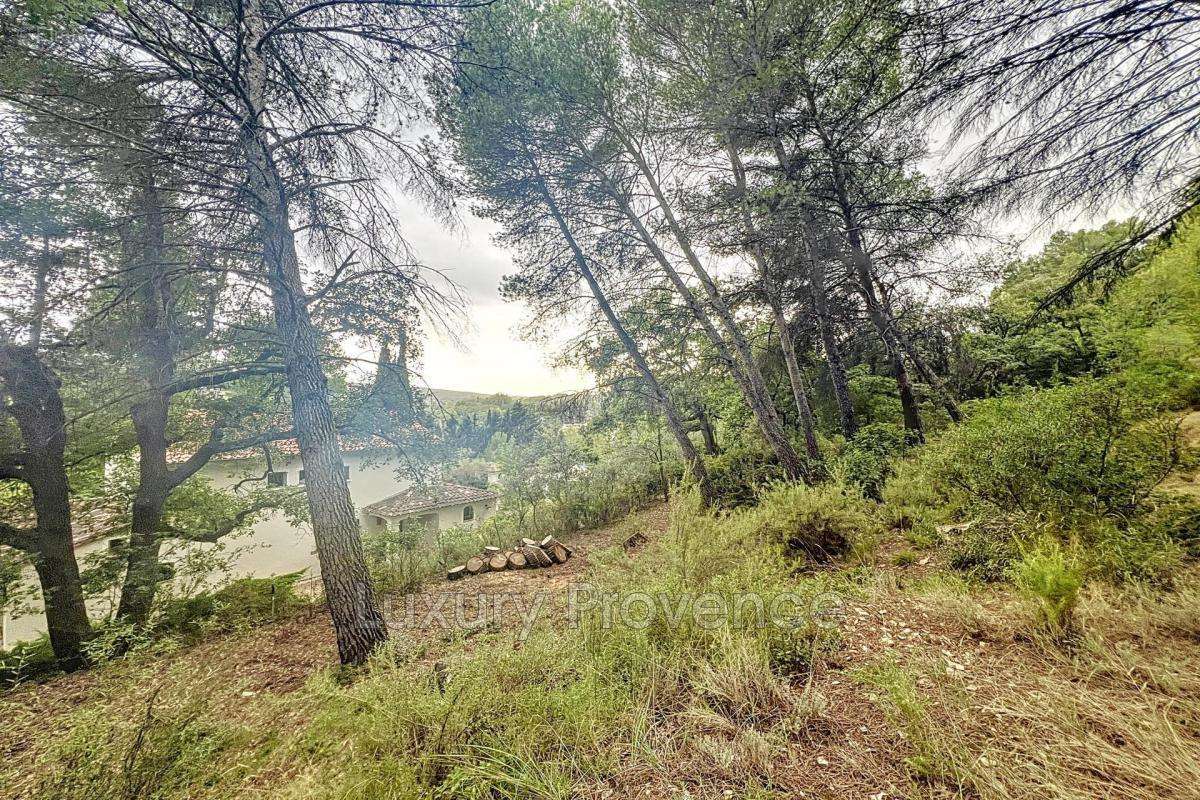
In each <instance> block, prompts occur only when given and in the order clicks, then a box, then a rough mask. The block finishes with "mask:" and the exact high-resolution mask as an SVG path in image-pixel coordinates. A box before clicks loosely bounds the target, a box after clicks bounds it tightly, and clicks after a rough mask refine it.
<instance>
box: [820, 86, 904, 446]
mask: <svg viewBox="0 0 1200 800" xmlns="http://www.w3.org/2000/svg"><path fill="white" fill-rule="evenodd" d="M801 88H802V90H803V92H804V96H805V100H806V101H807V103H808V109H809V113H810V114H811V115H812V121H813V123H814V125H815V126H816V132H817V137H818V138H819V139H820V141H821V144H822V146H823V147H824V149H825V154H826V157H827V158H828V159H829V174H830V184H831V188H832V189H833V195H834V199H835V200H836V202H837V206H838V211H839V212H840V214H841V216H842V223H843V225H844V226H845V233H846V240H847V242H848V243H849V245H850V254H851V255H850V268H851V273H852V274H853V275H854V277H855V278H856V280H857V283H858V292H859V294H860V295H861V296H862V298H863V301H864V302H865V303H866V306H867V314H868V316H869V317H870V319H871V324H872V325H873V326H874V327H875V332H876V333H877V334H878V335H879V339H880V341H881V342H882V343H883V346H884V348H885V349H886V350H887V354H888V358H889V359H890V360H891V362H892V374H893V375H895V378H896V385H897V389H898V391H899V394H900V405H901V407H902V409H903V412H904V427H905V428H907V429H908V430H909V432H910V435H911V436H912V437H913V439H915V440H916V441H918V442H924V441H925V426H924V423H923V422H922V421H921V412H920V409H919V407H918V406H917V400H916V396H915V395H914V394H913V391H912V382H911V381H910V380H909V377H908V370H907V369H906V368H905V366H904V359H903V357H902V356H901V352H902V351H901V347H900V344H899V342H898V341H897V338H896V333H895V331H894V330H893V328H892V324H891V323H892V321H891V319H889V317H888V314H887V312H886V310H885V309H884V308H883V305H882V304H881V303H880V302H879V298H878V296H877V295H876V294H875V284H874V266H873V264H872V259H871V254H870V252H868V251H867V248H866V245H865V243H864V242H863V236H862V224H861V223H860V221H859V219H858V214H857V211H856V209H855V207H854V204H853V202H851V200H850V192H849V189H848V187H847V183H848V179H847V176H846V173H845V165H844V164H843V163H842V158H841V153H840V152H839V150H838V148H837V146H836V145H835V144H834V142H833V139H832V138H831V137H830V135H829V133H828V132H827V131H826V130H825V127H824V125H822V124H821V122H820V114H819V111H818V109H817V101H816V97H815V95H814V94H813V91H812V86H810V85H809V84H808V83H807V80H803V81H802V87H801Z"/></svg>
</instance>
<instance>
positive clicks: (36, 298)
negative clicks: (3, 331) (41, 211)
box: [29, 231, 51, 353]
mask: <svg viewBox="0 0 1200 800" xmlns="http://www.w3.org/2000/svg"><path fill="white" fill-rule="evenodd" d="M50 259H51V256H50V234H48V233H46V232H45V231H43V232H42V255H41V257H40V258H39V259H38V262H37V271H36V272H35V273H34V276H33V312H32V318H31V319H30V321H29V346H30V347H32V348H33V351H34V352H35V353H36V352H37V351H38V350H40V349H41V348H42V328H43V327H44V326H45V324H46V285H47V284H48V283H49V281H50Z"/></svg>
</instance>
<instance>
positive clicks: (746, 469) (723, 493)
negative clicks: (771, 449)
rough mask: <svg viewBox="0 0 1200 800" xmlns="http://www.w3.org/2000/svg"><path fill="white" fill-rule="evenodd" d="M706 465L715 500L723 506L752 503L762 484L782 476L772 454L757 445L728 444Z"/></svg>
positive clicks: (738, 505)
mask: <svg viewBox="0 0 1200 800" xmlns="http://www.w3.org/2000/svg"><path fill="white" fill-rule="evenodd" d="M706 466H707V467H708V478H709V480H710V481H711V482H712V486H713V492H714V494H715V495H716V498H717V502H718V503H719V504H720V505H722V506H724V507H726V508H741V507H744V506H750V505H753V504H754V502H755V501H756V500H757V499H758V491H759V489H760V488H761V487H762V486H765V485H766V484H769V483H771V482H774V481H780V480H783V478H784V475H783V469H782V468H780V466H779V464H778V462H776V461H775V458H774V457H773V456H772V455H771V454H770V453H768V452H767V451H766V450H764V449H762V448H758V447H731V448H728V449H726V450H724V451H723V452H721V453H720V455H716V456H713V457H712V458H710V459H708V461H707V464H706Z"/></svg>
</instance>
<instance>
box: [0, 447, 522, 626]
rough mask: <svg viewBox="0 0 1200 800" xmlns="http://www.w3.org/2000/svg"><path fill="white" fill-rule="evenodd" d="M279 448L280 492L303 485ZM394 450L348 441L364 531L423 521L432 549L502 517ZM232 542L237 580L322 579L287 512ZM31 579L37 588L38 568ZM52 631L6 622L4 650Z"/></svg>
mask: <svg viewBox="0 0 1200 800" xmlns="http://www.w3.org/2000/svg"><path fill="white" fill-rule="evenodd" d="M275 450H276V452H277V453H278V455H276V456H273V457H272V464H271V467H272V471H271V472H270V473H267V475H266V479H267V482H268V483H269V484H270V485H273V486H301V485H303V484H304V467H303V464H301V462H300V456H299V452H298V448H297V446H296V443H295V442H294V441H289V442H281V443H279V445H278V446H277V447H276V448H275ZM389 452H390V451H388V450H386V449H383V448H377V447H372V446H371V445H370V444H369V443H366V442H352V441H346V442H343V453H342V460H343V462H344V463H345V465H346V475H347V477H348V478H349V482H350V497H351V499H352V500H353V501H354V505H355V507H356V508H357V509H358V510H359V521H360V523H361V525H362V529H363V531H364V532H371V531H378V530H381V529H383V528H385V527H390V528H392V529H396V528H401V527H403V526H405V525H412V524H415V523H420V524H421V525H422V526H423V529H424V530H425V531H426V536H427V537H429V538H426V540H425V545H426V546H430V545H431V536H430V534H436V532H437V531H438V530H445V529H446V528H448V527H450V526H451V525H470V526H473V525H478V524H479V522H480V521H482V520H484V519H486V518H487V517H489V516H491V515H492V514H493V513H495V510H496V503H497V501H498V496H497V494H496V493H495V492H493V491H491V490H490V489H480V488H477V487H473V486H462V485H459V484H453V483H434V484H432V485H413V483H412V481H410V480H407V479H405V478H401V477H399V476H398V475H397V473H396V461H395V460H394V458H393V457H392V456H391V455H390V454H389ZM265 470H266V463H265V461H264V459H263V458H262V456H261V454H255V453H250V452H247V453H237V454H233V455H232V456H230V457H226V458H224V459H219V460H213V461H211V462H210V463H209V464H208V465H206V466H205V467H204V469H202V470H201V471H200V473H199V475H201V476H202V477H205V478H207V479H209V480H210V481H212V483H213V484H214V485H215V486H217V487H220V488H231V487H233V486H235V485H236V484H238V483H239V482H241V481H243V480H245V479H246V478H248V477H261V476H262V475H263V473H264V471H265ZM81 522H82V520H81ZM80 528H81V529H87V526H86V525H80ZM111 541H112V537H111V536H104V535H102V534H100V535H97V534H96V533H95V532H94V530H88V532H87V534H86V535H81V536H78V537H77V539H76V542H77V543H76V554H77V555H78V556H79V558H80V559H81V560H82V559H83V558H84V557H86V556H87V555H88V554H89V553H93V552H95V551H97V550H99V549H101V548H106V547H110V546H112V545H111V544H110V542H111ZM231 544H232V546H233V547H235V548H236V553H235V559H234V563H233V577H239V578H240V577H249V576H256V577H267V576H270V575H284V574H288V573H292V572H301V571H305V572H307V574H308V575H310V576H312V577H314V578H315V577H318V576H319V575H320V567H319V565H318V563H317V556H316V551H315V545H314V543H313V536H312V530H311V529H310V528H309V527H308V526H307V525H304V526H295V525H292V524H291V523H290V522H289V521H288V519H287V518H286V516H285V515H284V514H283V513H282V512H276V513H273V514H271V515H269V516H267V517H265V518H264V519H262V520H260V521H259V522H258V523H257V524H255V526H254V528H253V530H252V531H251V533H250V534H249V535H248V536H242V537H239V538H237V539H235V540H233V542H232V543H231ZM190 546H194V547H202V546H204V545H190ZM29 580H30V581H31V582H33V583H36V577H35V576H34V574H33V570H32V569H30V570H29ZM109 607H110V605H109V601H108V600H99V601H95V602H93V603H92V608H93V612H94V613H95V614H96V615H97V616H103V615H105V614H107V613H108V611H109ZM44 632H45V619H44V616H43V614H42V612H41V609H40V608H37V609H34V610H33V611H32V612H31V613H28V614H25V615H23V616H19V617H12V618H7V617H6V618H5V619H4V620H3V624H2V625H0V647H9V646H11V645H13V644H15V643H17V642H20V641H26V640H28V639H33V638H36V637H37V636H39V635H40V634H42V633H44Z"/></svg>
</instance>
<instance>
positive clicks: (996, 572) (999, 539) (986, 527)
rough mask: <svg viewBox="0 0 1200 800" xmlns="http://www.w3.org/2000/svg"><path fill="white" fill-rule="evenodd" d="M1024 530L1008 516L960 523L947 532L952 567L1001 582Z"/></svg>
mask: <svg viewBox="0 0 1200 800" xmlns="http://www.w3.org/2000/svg"><path fill="white" fill-rule="evenodd" d="M1022 533H1023V529H1022V527H1021V526H1020V525H1018V524H1014V523H1013V522H1012V521H1011V520H1008V519H1003V518H1000V519H991V520H982V521H978V522H975V523H972V524H969V525H961V526H957V527H956V528H955V529H954V530H952V531H951V532H950V533H948V534H947V535H946V538H945V546H946V553H947V562H948V563H949V564H950V567H951V568H953V569H956V570H958V571H959V572H963V573H966V574H967V575H968V576H970V577H972V578H975V579H977V580H982V581H988V582H992V581H1001V580H1004V579H1005V578H1006V577H1007V576H1008V573H1009V569H1010V568H1011V567H1012V565H1013V563H1014V562H1015V561H1016V560H1017V558H1018V556H1019V554H1020V553H1019V541H1020V537H1021V534H1022Z"/></svg>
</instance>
